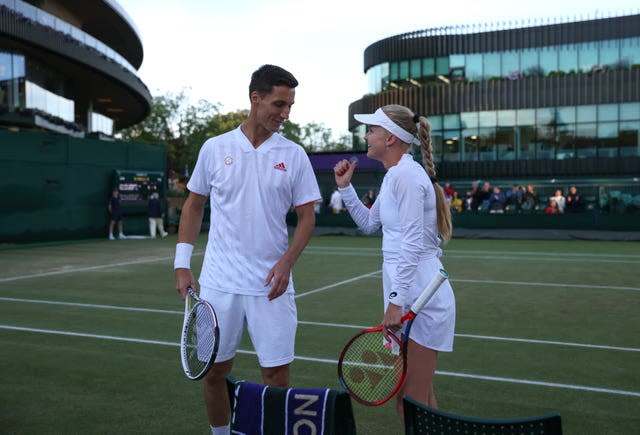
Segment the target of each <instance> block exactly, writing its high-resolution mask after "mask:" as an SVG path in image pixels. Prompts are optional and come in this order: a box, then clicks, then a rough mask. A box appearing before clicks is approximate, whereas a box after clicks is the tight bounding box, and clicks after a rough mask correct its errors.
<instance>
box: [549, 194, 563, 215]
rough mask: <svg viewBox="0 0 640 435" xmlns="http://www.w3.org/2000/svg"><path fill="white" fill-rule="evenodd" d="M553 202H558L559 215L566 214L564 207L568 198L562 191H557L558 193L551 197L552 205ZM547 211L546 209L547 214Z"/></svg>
mask: <svg viewBox="0 0 640 435" xmlns="http://www.w3.org/2000/svg"><path fill="white" fill-rule="evenodd" d="M552 201H555V202H556V206H557V209H558V213H564V207H565V203H566V198H565V197H564V195H563V194H562V190H561V189H558V190H556V193H555V194H554V195H553V196H550V197H549V204H551V202H552ZM546 211H547V210H546V209H545V213H546Z"/></svg>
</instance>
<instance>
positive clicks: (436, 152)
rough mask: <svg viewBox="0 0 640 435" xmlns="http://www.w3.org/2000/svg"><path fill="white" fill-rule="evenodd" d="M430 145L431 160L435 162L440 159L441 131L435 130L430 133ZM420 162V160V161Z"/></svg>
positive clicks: (441, 151) (441, 150)
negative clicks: (431, 150)
mask: <svg viewBox="0 0 640 435" xmlns="http://www.w3.org/2000/svg"><path fill="white" fill-rule="evenodd" d="M431 146H432V147H433V161H434V162H435V163H438V162H441V161H442V153H443V149H442V132H440V131H437V132H435V133H432V134H431ZM420 163H422V161H420Z"/></svg>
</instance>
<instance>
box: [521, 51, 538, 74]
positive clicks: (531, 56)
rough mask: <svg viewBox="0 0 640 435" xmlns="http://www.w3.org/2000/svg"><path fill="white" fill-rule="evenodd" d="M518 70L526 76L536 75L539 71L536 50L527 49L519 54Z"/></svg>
mask: <svg viewBox="0 0 640 435" xmlns="http://www.w3.org/2000/svg"><path fill="white" fill-rule="evenodd" d="M520 69H521V70H522V72H523V73H524V74H525V75H527V76H534V75H537V73H538V72H539V71H540V62H539V61H538V50H537V49H535V48H527V49H525V50H522V51H521V52H520Z"/></svg>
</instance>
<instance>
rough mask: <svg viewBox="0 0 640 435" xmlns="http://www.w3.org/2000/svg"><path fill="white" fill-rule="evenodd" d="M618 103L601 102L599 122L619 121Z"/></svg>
mask: <svg viewBox="0 0 640 435" xmlns="http://www.w3.org/2000/svg"><path fill="white" fill-rule="evenodd" d="M617 120H618V105H617V104H599V105H598V122H604V121H617Z"/></svg>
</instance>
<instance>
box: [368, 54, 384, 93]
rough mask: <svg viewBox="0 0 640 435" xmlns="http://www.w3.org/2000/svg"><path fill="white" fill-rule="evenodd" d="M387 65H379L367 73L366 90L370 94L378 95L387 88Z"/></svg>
mask: <svg viewBox="0 0 640 435" xmlns="http://www.w3.org/2000/svg"><path fill="white" fill-rule="evenodd" d="M388 83H389V64H388V63H386V62H385V63H381V64H379V65H376V66H374V67H371V68H369V70H368V71H367V90H368V92H369V93H371V94H378V93H380V92H382V90H383V89H385V88H386V87H387V86H388Z"/></svg>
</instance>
